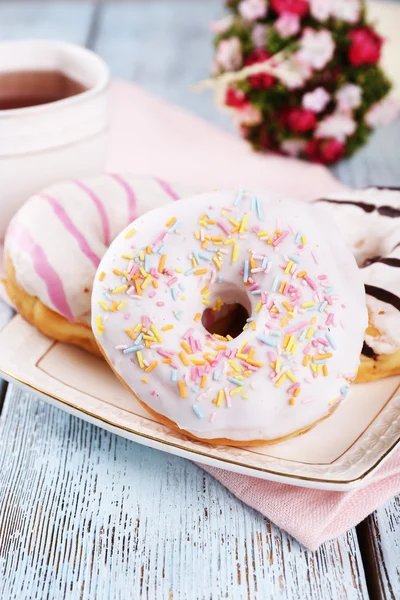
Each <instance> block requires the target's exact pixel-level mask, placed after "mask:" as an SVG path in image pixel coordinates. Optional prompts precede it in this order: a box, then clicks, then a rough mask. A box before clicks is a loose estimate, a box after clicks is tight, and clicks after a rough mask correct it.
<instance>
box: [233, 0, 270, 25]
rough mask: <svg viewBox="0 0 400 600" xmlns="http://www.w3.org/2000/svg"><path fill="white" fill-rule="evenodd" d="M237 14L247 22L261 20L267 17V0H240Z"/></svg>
mask: <svg viewBox="0 0 400 600" xmlns="http://www.w3.org/2000/svg"><path fill="white" fill-rule="evenodd" d="M239 13H240V15H241V16H242V17H243V19H246V20H247V21H255V20H256V19H263V18H264V17H265V16H266V15H267V0H242V2H240V4H239Z"/></svg>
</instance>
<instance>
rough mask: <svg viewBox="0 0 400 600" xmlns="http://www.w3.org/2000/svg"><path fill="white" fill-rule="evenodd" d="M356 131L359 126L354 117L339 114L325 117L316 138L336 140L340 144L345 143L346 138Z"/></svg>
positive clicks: (318, 128)
mask: <svg viewBox="0 0 400 600" xmlns="http://www.w3.org/2000/svg"><path fill="white" fill-rule="evenodd" d="M356 129H357V124H356V122H355V121H354V119H353V118H352V117H350V116H349V115H345V114H342V113H339V112H338V113H334V114H333V115H329V116H328V117H325V119H323V120H322V121H321V122H320V124H319V125H318V127H317V130H316V132H315V137H317V138H334V139H335V140H338V141H339V142H344V141H345V140H346V137H348V136H350V135H353V133H354V132H355V130H356Z"/></svg>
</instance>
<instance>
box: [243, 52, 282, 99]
mask: <svg viewBox="0 0 400 600" xmlns="http://www.w3.org/2000/svg"><path fill="white" fill-rule="evenodd" d="M269 58H271V55H270V54H268V52H266V51H265V50H263V49H262V48H256V49H255V50H252V51H251V52H250V54H249V55H248V57H247V58H246V60H245V63H244V64H245V65H246V66H249V65H254V64H256V63H259V62H265V61H267V60H268V59H269ZM249 82H250V85H251V86H252V87H253V88H255V89H256V90H267V89H268V88H270V87H272V86H273V85H274V83H275V77H273V75H270V74H269V73H258V74H256V75H250V77H249Z"/></svg>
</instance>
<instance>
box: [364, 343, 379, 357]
mask: <svg viewBox="0 0 400 600" xmlns="http://www.w3.org/2000/svg"><path fill="white" fill-rule="evenodd" d="M361 354H364V356H367V357H368V358H372V359H374V360H376V359H377V358H378V355H377V354H376V352H375V350H373V349H372V348H371V346H368V344H367V342H364V343H363V347H362V350H361Z"/></svg>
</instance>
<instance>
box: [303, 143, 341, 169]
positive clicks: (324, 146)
mask: <svg viewBox="0 0 400 600" xmlns="http://www.w3.org/2000/svg"><path fill="white" fill-rule="evenodd" d="M345 152H346V146H345V145H344V144H343V143H342V142H338V140H335V139H327V140H309V141H308V142H307V143H306V145H305V148H304V154H305V155H306V156H308V158H309V159H310V160H312V161H314V162H317V163H322V164H326V165H329V164H332V163H334V162H336V161H337V160H340V159H341V158H343V156H344V155H345Z"/></svg>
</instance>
